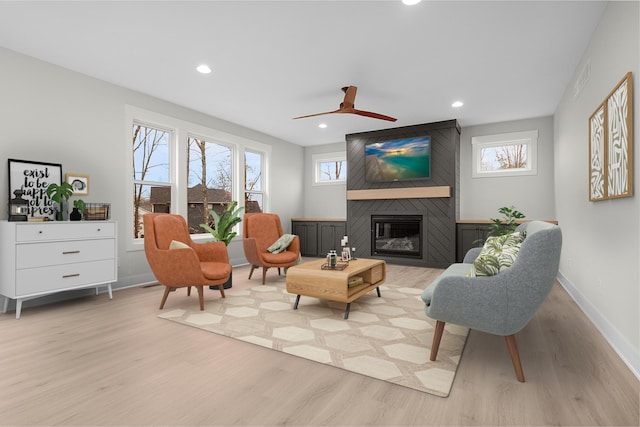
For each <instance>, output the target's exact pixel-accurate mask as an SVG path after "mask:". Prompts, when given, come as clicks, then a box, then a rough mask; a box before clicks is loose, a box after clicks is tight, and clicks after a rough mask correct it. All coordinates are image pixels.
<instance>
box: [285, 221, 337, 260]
mask: <svg viewBox="0 0 640 427" xmlns="http://www.w3.org/2000/svg"><path fill="white" fill-rule="evenodd" d="M346 230H347V223H346V221H300V220H292V221H291V231H292V233H293V234H295V235H297V236H298V237H299V238H300V254H301V255H302V256H312V257H317V256H320V257H322V256H325V255H326V254H327V253H328V252H329V251H330V250H331V249H335V250H336V251H337V252H338V253H340V250H341V247H340V240H341V239H342V237H343V236H344V235H345V234H346Z"/></svg>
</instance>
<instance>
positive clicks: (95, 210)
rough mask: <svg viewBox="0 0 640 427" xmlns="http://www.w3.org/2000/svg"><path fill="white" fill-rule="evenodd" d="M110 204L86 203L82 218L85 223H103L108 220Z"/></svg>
mask: <svg viewBox="0 0 640 427" xmlns="http://www.w3.org/2000/svg"><path fill="white" fill-rule="evenodd" d="M110 208H111V204H110V203H86V204H85V206H84V213H83V214H82V218H83V219H84V220H86V221H104V220H107V219H109V218H110V210H111V209H110Z"/></svg>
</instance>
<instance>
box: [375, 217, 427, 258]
mask: <svg viewBox="0 0 640 427" xmlns="http://www.w3.org/2000/svg"><path fill="white" fill-rule="evenodd" d="M371 233H372V235H371V253H372V255H389V256H398V257H409V258H420V257H422V216H421V215H373V216H371Z"/></svg>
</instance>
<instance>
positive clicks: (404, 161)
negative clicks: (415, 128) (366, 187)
mask: <svg viewBox="0 0 640 427" xmlns="http://www.w3.org/2000/svg"><path fill="white" fill-rule="evenodd" d="M364 151H365V166H364V169H365V179H366V180H367V181H369V182H380V181H404V180H409V179H426V178H430V177H431V137H430V136H420V137H416V138H405V139H394V140H390V141H383V142H368V143H365V145H364Z"/></svg>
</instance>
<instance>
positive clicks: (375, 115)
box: [350, 109, 398, 122]
mask: <svg viewBox="0 0 640 427" xmlns="http://www.w3.org/2000/svg"><path fill="white" fill-rule="evenodd" d="M350 113H353V114H357V115H359V116H365V117H371V118H374V119H380V120H387V121H389V122H395V121H396V120H398V119H396V118H394V117H390V116H385V115H384V114H379V113H374V112H371V111H364V110H356V109H353V110H352V111H350Z"/></svg>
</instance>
